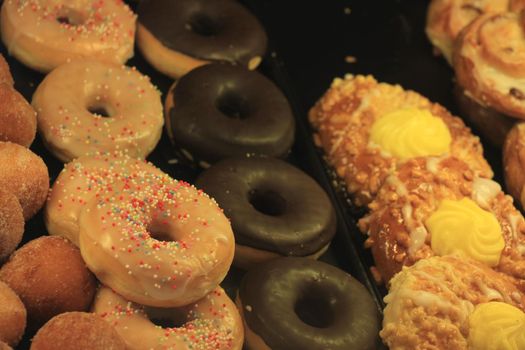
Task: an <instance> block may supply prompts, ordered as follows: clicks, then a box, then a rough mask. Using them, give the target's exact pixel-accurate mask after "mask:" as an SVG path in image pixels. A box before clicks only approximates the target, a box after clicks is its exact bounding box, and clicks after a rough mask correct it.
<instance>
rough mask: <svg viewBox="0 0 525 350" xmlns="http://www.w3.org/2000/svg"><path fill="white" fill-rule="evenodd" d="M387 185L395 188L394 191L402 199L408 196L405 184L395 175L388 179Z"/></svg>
mask: <svg viewBox="0 0 525 350" xmlns="http://www.w3.org/2000/svg"><path fill="white" fill-rule="evenodd" d="M386 183H387V184H388V185H390V186H393V187H394V190H395V191H396V193H397V194H398V195H399V196H400V197H406V196H408V190H407V188H406V186H405V184H404V183H403V182H401V180H399V178H398V177H397V176H395V175H390V176H389V177H387V179H386Z"/></svg>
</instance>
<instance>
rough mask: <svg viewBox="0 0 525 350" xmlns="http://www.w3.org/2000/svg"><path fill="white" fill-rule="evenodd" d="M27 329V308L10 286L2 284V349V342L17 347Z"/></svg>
mask: <svg viewBox="0 0 525 350" xmlns="http://www.w3.org/2000/svg"><path fill="white" fill-rule="evenodd" d="M25 328H26V308H25V307H24V304H23V303H22V301H21V300H20V298H19V297H18V295H16V294H15V292H13V290H12V289H11V288H9V286H8V285H7V284H5V283H3V282H0V349H3V348H2V344H3V343H2V342H6V343H7V344H9V345H11V346H16V345H17V344H18V342H19V341H20V339H22V336H23V335H24V330H25Z"/></svg>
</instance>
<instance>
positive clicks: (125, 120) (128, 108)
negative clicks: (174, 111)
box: [32, 60, 163, 162]
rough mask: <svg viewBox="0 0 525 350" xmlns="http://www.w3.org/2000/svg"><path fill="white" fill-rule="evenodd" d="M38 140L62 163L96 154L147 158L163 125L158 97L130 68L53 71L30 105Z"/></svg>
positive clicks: (84, 65)
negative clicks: (117, 153) (120, 152)
mask: <svg viewBox="0 0 525 350" xmlns="http://www.w3.org/2000/svg"><path fill="white" fill-rule="evenodd" d="M32 104H33V107H34V108H35V110H36V111H37V114H38V116H37V118H38V129H39V131H40V133H41V136H42V138H43V140H44V142H45V144H46V145H47V146H48V148H49V149H50V150H51V151H52V152H53V154H54V155H55V156H56V157H58V158H59V159H60V160H62V161H64V162H67V161H69V160H71V159H73V158H76V157H79V156H82V155H86V154H94V153H96V152H97V151H113V150H126V151H128V152H129V155H130V156H137V157H143V158H144V157H146V156H147V155H148V154H149V153H150V152H151V151H152V150H153V148H155V146H156V144H157V142H158V140H159V138H160V135H161V132H162V125H163V114H162V103H161V100H160V93H159V91H158V90H157V89H156V88H155V87H154V86H153V85H152V84H151V83H150V81H149V78H147V77H146V76H144V75H142V74H140V73H139V72H138V71H137V70H135V69H134V68H129V67H126V66H118V65H115V64H110V63H103V62H96V61H88V60H82V61H76V62H72V63H68V64H65V65H62V66H60V67H58V68H57V69H55V70H53V72H51V73H50V74H48V75H47V76H46V78H45V79H44V80H43V81H42V83H41V84H40V85H39V86H38V88H37V90H36V91H35V94H34V95H33V101H32Z"/></svg>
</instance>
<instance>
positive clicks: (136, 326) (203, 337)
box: [93, 287, 244, 350]
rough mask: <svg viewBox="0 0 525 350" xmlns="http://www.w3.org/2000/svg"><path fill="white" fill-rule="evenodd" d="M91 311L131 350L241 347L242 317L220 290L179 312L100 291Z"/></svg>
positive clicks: (107, 289) (236, 348)
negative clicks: (109, 325)
mask: <svg viewBox="0 0 525 350" xmlns="http://www.w3.org/2000/svg"><path fill="white" fill-rule="evenodd" d="M93 311H94V312H95V313H97V314H98V315H100V316H102V317H103V318H104V319H105V320H106V321H107V322H109V323H110V324H112V325H114V326H115V329H116V330H117V332H118V333H119V334H120V335H121V336H122V338H123V339H124V341H125V342H126V344H127V346H128V349H130V350H143V349H154V350H162V349H178V350H201V349H202V350H208V349H215V350H240V349H241V348H242V345H243V339H244V331H243V326H242V320H241V317H240V316H239V312H238V311H237V309H236V308H235V304H234V303H233V301H231V300H230V298H228V296H227V295H226V293H225V292H224V290H222V288H220V287H217V288H216V289H214V290H213V291H211V292H210V293H209V294H207V295H206V296H204V297H203V298H202V299H200V300H198V301H197V302H195V303H192V304H189V305H186V306H182V307H180V308H153V307H145V306H141V305H137V304H135V303H130V302H129V301H127V300H126V299H124V298H123V297H121V296H120V295H118V294H116V293H115V292H113V291H111V290H110V289H109V288H106V287H101V288H100V290H99V291H98V294H97V296H96V298H95V302H94V305H93Z"/></svg>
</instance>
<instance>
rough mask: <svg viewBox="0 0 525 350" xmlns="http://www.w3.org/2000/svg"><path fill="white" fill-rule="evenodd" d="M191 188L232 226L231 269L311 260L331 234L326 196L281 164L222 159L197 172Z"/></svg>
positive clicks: (330, 210) (332, 223) (253, 159)
mask: <svg viewBox="0 0 525 350" xmlns="http://www.w3.org/2000/svg"><path fill="white" fill-rule="evenodd" d="M196 185H197V186H198V187H199V188H202V189H203V190H204V191H205V192H206V193H208V194H209V195H210V196H212V197H213V198H215V199H216V200H217V202H218V203H219V205H220V207H221V208H223V209H224V213H225V215H226V216H227V217H228V218H229V219H230V220H231V222H232V227H233V231H234V234H235V242H236V245H235V265H236V266H239V267H242V268H250V267H251V266H252V265H253V264H256V263H260V262H262V261H265V260H270V259H275V258H278V257H282V256H303V257H307V256H308V257H311V258H317V257H319V256H320V255H321V254H322V253H323V252H325V251H326V248H327V247H328V245H329V244H330V241H331V240H332V237H333V236H334V234H335V230H336V218H335V211H334V209H333V207H332V204H331V203H330V199H329V198H328V196H327V195H326V193H325V192H324V191H323V189H322V188H321V187H320V186H319V185H318V184H317V183H316V182H315V181H314V180H313V179H312V178H311V177H309V176H308V175H306V174H305V173H303V172H302V171H301V170H299V169H297V168H295V167H293V166H291V165H290V164H288V163H286V162H284V161H282V160H278V159H274V158H262V157H250V158H230V159H225V160H223V161H220V162H218V163H216V164H214V165H212V166H211V168H209V169H207V170H206V171H205V172H203V173H202V174H201V176H200V177H199V178H198V179H197V182H196Z"/></svg>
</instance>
